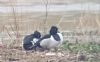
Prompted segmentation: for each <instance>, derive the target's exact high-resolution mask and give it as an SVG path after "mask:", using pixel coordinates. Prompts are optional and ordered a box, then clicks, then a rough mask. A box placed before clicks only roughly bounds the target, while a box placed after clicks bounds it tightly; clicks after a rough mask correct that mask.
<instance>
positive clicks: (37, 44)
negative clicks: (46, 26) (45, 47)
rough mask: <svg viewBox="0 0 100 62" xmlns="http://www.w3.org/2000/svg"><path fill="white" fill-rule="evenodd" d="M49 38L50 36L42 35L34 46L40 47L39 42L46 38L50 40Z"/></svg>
mask: <svg viewBox="0 0 100 62" xmlns="http://www.w3.org/2000/svg"><path fill="white" fill-rule="evenodd" d="M50 37H51V35H50V34H47V35H44V36H43V37H42V38H40V39H39V40H38V41H37V42H36V43H35V46H37V47H41V46H40V42H41V41H42V40H43V39H47V38H50Z"/></svg>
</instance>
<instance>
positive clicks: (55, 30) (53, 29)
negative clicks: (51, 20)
mask: <svg viewBox="0 0 100 62" xmlns="http://www.w3.org/2000/svg"><path fill="white" fill-rule="evenodd" d="M49 33H50V34H51V35H55V34H57V33H58V28H57V27H56V26H52V27H51V29H50V32H49Z"/></svg>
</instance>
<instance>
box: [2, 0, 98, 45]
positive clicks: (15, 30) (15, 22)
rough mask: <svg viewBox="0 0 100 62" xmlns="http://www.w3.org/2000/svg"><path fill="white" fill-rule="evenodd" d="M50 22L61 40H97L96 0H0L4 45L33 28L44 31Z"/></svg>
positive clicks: (49, 25)
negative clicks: (61, 34) (56, 27)
mask: <svg viewBox="0 0 100 62" xmlns="http://www.w3.org/2000/svg"><path fill="white" fill-rule="evenodd" d="M52 25H56V26H58V27H59V30H60V31H61V32H62V33H63V35H64V40H68V41H70V42H76V41H78V42H91V40H92V41H95V42H98V43H99V41H100V39H99V34H100V1H99V0H0V42H1V43H2V44H4V45H8V46H9V45H12V44H13V45H15V44H18V43H20V44H21V42H22V40H23V37H24V36H25V35H28V34H31V33H33V32H34V31H35V30H39V31H40V32H41V33H48V30H49V28H50V27H51V26H52ZM16 42H17V43H16ZM20 44H18V45H20Z"/></svg>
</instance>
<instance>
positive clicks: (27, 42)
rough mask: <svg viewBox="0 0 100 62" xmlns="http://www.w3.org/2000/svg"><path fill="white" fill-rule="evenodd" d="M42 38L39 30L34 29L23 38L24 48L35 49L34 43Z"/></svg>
mask: <svg viewBox="0 0 100 62" xmlns="http://www.w3.org/2000/svg"><path fill="white" fill-rule="evenodd" d="M40 38H41V33H40V32H39V31H37V30H36V31H34V33H33V34H30V35H27V36H25V37H24V39H23V48H24V49H25V50H27V51H29V50H34V44H35V43H36V41H38V40H39V39H40Z"/></svg>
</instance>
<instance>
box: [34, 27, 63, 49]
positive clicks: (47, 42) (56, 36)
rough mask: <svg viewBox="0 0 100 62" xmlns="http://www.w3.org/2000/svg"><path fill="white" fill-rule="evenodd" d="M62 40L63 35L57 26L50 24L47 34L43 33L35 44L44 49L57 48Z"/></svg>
mask: <svg viewBox="0 0 100 62" xmlns="http://www.w3.org/2000/svg"><path fill="white" fill-rule="evenodd" d="M62 42H63V35H62V34H61V33H60V32H59V31H58V27H56V26H52V27H51V29H50V30H49V34H46V35H44V36H43V37H42V38H40V39H39V40H38V41H37V43H36V44H35V45H36V46H37V47H40V48H42V49H44V50H50V49H57V48H58V47H59V46H60V45H61V44H62Z"/></svg>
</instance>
